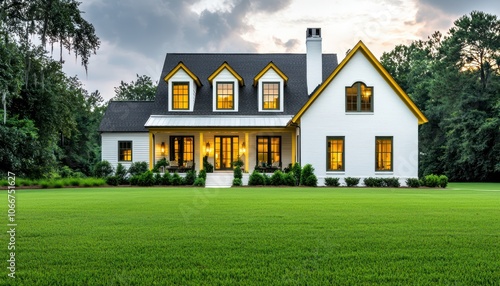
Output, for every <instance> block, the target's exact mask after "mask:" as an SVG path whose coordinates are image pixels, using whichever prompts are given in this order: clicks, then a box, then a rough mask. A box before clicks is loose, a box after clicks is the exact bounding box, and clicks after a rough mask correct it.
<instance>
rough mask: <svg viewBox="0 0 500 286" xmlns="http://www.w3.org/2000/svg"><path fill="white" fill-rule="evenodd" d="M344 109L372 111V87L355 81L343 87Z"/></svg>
mask: <svg viewBox="0 0 500 286" xmlns="http://www.w3.org/2000/svg"><path fill="white" fill-rule="evenodd" d="M345 110H346V111H347V112H373V87H371V86H366V84H364V83H362V82H356V83H354V84H353V85H352V86H347V87H346V88H345Z"/></svg>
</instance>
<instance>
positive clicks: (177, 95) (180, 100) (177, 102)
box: [172, 82, 189, 110]
mask: <svg viewBox="0 0 500 286" xmlns="http://www.w3.org/2000/svg"><path fill="white" fill-rule="evenodd" d="M172 95H173V98H172V109H173V110H189V82H174V83H173V84H172Z"/></svg>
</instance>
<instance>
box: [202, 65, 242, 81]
mask: <svg viewBox="0 0 500 286" xmlns="http://www.w3.org/2000/svg"><path fill="white" fill-rule="evenodd" d="M224 69H226V70H227V71H229V73H231V74H232V75H233V76H234V77H235V78H236V79H237V80H238V83H239V84H240V86H244V85H245V81H244V80H243V78H242V77H241V76H240V75H239V74H238V73H237V72H236V71H235V70H234V69H233V68H232V67H231V66H230V65H229V64H228V63H227V62H224V63H223V64H222V65H221V66H220V67H219V68H218V69H217V70H216V71H214V72H213V73H212V74H211V75H210V76H209V77H208V82H210V85H212V84H213V83H212V82H213V80H214V79H215V78H216V77H217V76H218V75H219V74H220V73H221V72H222V71H223V70H224Z"/></svg>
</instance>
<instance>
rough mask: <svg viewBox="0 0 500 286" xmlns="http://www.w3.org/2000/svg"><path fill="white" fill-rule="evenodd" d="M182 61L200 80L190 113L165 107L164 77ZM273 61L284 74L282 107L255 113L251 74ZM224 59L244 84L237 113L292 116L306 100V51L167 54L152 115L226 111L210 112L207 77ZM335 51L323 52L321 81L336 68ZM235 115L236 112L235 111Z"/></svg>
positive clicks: (186, 114) (200, 113) (255, 97)
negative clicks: (331, 52)
mask: <svg viewBox="0 0 500 286" xmlns="http://www.w3.org/2000/svg"><path fill="white" fill-rule="evenodd" d="M181 61H182V62H183V63H184V64H185V65H186V66H187V68H188V69H189V70H190V71H191V72H193V73H194V74H195V75H196V76H197V77H198V78H199V79H200V81H201V83H202V85H203V86H202V87H199V88H198V90H197V94H196V100H195V104H194V110H193V112H169V111H168V107H167V96H168V84H167V83H166V82H165V81H164V78H165V76H166V75H167V74H168V73H169V72H170V71H171V70H172V69H173V68H175V67H176V66H177V65H178V64H179V62H181ZM271 61H272V62H273V63H274V64H275V65H276V66H277V67H278V68H279V69H280V70H281V71H282V72H283V73H284V74H285V75H287V76H288V84H287V85H286V86H285V98H284V102H285V106H284V109H283V112H278V113H276V112H268V113H265V112H258V96H257V95H258V92H257V88H256V87H254V86H253V79H254V77H255V76H256V75H257V74H258V73H259V72H260V71H261V70H262V69H264V68H265V67H266V66H267V65H268V64H269V62H271ZM224 62H227V63H228V64H229V65H230V66H231V68H233V69H234V70H235V71H236V72H237V73H238V74H239V75H240V76H241V77H242V78H243V80H244V82H245V86H243V87H239V89H240V90H239V106H238V112H237V114H238V115H277V114H283V115H294V114H296V113H297V112H298V111H299V110H300V108H301V107H302V106H303V105H304V104H305V103H306V101H307V100H308V98H309V95H308V94H307V78H306V54H167V56H166V57H165V64H164V66H163V71H162V74H161V77H160V79H159V81H158V82H159V84H158V90H157V92H156V100H155V106H154V108H153V111H152V114H154V115H184V116H192V115H208V114H211V115H214V114H226V115H227V114H228V113H227V112H213V110H212V100H213V98H212V86H211V85H210V83H209V82H208V77H209V76H210V75H211V74H212V73H213V72H215V71H216V70H217V68H219V67H220V66H221V65H222V64H223V63H224ZM337 65H338V62H337V55H336V54H323V81H324V80H325V79H326V78H327V77H328V76H329V75H330V74H331V73H332V72H333V70H334V69H335V68H336V67H337ZM235 115H236V114H235Z"/></svg>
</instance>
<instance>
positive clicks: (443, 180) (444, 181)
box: [439, 175, 448, 188]
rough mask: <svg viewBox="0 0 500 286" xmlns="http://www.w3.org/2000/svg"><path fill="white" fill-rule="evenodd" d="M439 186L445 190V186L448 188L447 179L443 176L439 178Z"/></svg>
mask: <svg viewBox="0 0 500 286" xmlns="http://www.w3.org/2000/svg"><path fill="white" fill-rule="evenodd" d="M439 186H440V187H441V188H446V186H448V177H446V176H445V175H441V176H439Z"/></svg>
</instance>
